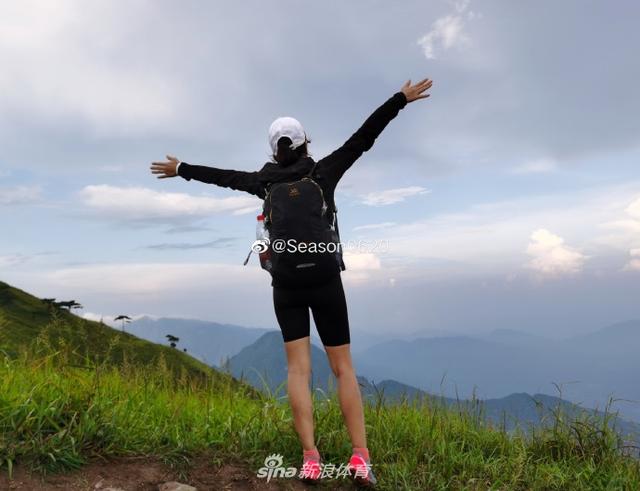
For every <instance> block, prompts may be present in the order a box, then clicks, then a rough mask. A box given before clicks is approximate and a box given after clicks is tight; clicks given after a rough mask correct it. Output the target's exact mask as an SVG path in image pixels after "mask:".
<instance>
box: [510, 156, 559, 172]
mask: <svg viewBox="0 0 640 491" xmlns="http://www.w3.org/2000/svg"><path fill="white" fill-rule="evenodd" d="M557 168H558V166H557V164H556V162H555V161H554V160H553V159H548V158H544V159H538V160H532V161H531V162H527V163H525V164H522V165H520V166H518V167H515V168H513V169H512V170H511V173H512V174H543V173H549V172H554V171H556V170H557Z"/></svg>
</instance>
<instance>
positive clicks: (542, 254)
mask: <svg viewBox="0 0 640 491" xmlns="http://www.w3.org/2000/svg"><path fill="white" fill-rule="evenodd" d="M527 254H529V256H531V260H530V261H529V263H528V264H527V267H529V268H531V269H533V270H535V271H537V272H538V273H541V274H543V275H546V276H558V275H562V274H573V273H578V272H580V271H581V270H582V267H583V265H584V262H585V260H586V259H587V256H585V255H584V254H582V253H580V252H578V251H576V250H574V249H572V248H571V247H569V246H567V245H565V243H564V239H563V238H562V237H560V236H558V235H555V234H553V233H551V232H549V231H548V230H546V229H543V228H541V229H538V230H536V231H534V232H533V233H532V234H531V242H529V245H528V246H527Z"/></svg>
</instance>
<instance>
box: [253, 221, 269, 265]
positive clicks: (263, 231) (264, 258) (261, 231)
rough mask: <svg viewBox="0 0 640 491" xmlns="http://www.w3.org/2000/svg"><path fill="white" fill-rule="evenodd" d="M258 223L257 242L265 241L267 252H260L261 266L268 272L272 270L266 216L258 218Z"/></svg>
mask: <svg viewBox="0 0 640 491" xmlns="http://www.w3.org/2000/svg"><path fill="white" fill-rule="evenodd" d="M256 218H257V222H256V240H261V241H264V242H263V244H264V245H265V248H264V249H265V250H264V251H263V252H259V253H258V256H259V257H260V266H262V268H263V269H266V270H267V271H270V270H271V247H269V231H268V230H267V227H265V225H264V215H262V214H260V215H258V216H257V217H256Z"/></svg>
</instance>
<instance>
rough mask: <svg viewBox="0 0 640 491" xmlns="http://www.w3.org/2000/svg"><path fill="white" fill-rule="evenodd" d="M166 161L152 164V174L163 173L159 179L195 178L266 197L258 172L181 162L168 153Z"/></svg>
mask: <svg viewBox="0 0 640 491" xmlns="http://www.w3.org/2000/svg"><path fill="white" fill-rule="evenodd" d="M167 159H168V161H166V162H153V163H152V164H151V173H152V174H161V175H159V176H158V179H162V178H166V177H176V176H180V177H182V178H184V179H186V180H187V181H190V180H191V179H195V180H196V181H201V182H205V183H207V184H215V185H217V186H222V187H226V188H231V189H235V190H238V191H246V192H247V193H250V194H254V195H256V196H259V197H261V198H264V189H262V186H261V185H260V182H259V180H258V172H257V171H256V172H246V171H239V170H231V169H218V168H217V167H208V166H205V165H192V164H187V163H186V162H181V161H180V160H179V159H177V158H176V157H173V156H172V155H167Z"/></svg>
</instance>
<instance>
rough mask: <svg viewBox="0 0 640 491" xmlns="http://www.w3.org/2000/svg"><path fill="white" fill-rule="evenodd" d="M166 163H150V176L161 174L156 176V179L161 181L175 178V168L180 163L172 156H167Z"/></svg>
mask: <svg viewBox="0 0 640 491" xmlns="http://www.w3.org/2000/svg"><path fill="white" fill-rule="evenodd" d="M167 159H168V160H167V161H166V162H152V163H151V173H152V174H162V175H161V176H158V179H163V178H165V177H176V176H177V175H178V173H177V172H176V167H178V164H179V163H180V160H179V159H177V158H176V157H174V156H173V155H167Z"/></svg>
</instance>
